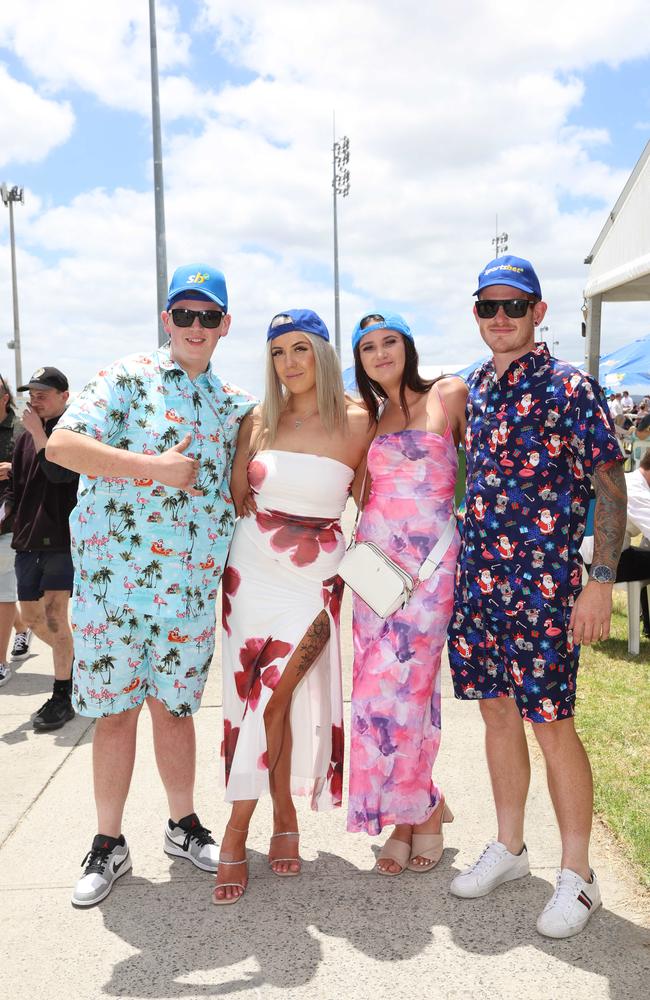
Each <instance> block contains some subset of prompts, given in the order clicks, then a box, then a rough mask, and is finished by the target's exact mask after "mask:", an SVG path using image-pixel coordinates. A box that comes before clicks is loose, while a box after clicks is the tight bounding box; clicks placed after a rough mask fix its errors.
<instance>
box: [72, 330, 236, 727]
mask: <svg viewBox="0 0 650 1000" xmlns="http://www.w3.org/2000/svg"><path fill="white" fill-rule="evenodd" d="M254 404H255V400H254V398H253V397H252V396H250V395H249V394H248V393H246V392H244V391H242V390H241V389H237V388H236V387H234V386H230V385H227V384H225V383H223V382H222V381H221V380H220V379H219V378H218V376H217V375H216V374H215V372H214V371H213V370H212V367H211V365H209V366H208V368H207V370H206V371H205V372H202V373H201V374H200V375H198V376H197V378H196V379H195V380H194V381H192V380H191V379H190V378H189V376H188V375H187V373H186V372H185V371H184V370H183V369H182V368H180V367H178V366H177V365H176V364H175V362H174V361H173V360H172V358H171V356H170V351H169V347H163V348H161V349H160V350H158V351H154V352H152V353H151V354H146V355H145V354H138V355H132V356H131V357H128V358H125V359H122V360H121V361H117V362H116V363H115V364H113V365H112V366H111V367H110V368H108V369H106V370H104V371H102V372H101V373H100V374H98V375H97V376H96V378H94V379H93V380H92V381H91V382H90V383H89V384H88V385H87V386H86V387H85V389H83V391H82V392H81V393H80V394H79V395H78V396H77V397H76V399H75V400H74V401H73V402H72V403H71V404H70V406H69V407H68V409H67V410H66V412H65V414H64V415H63V417H62V418H61V420H60V421H59V425H58V426H59V427H62V428H64V429H67V430H72V431H74V432H76V433H78V434H84V435H87V436H88V437H91V438H93V439H95V440H97V441H101V442H103V443H105V444H109V445H111V446H113V447H115V448H124V449H128V450H129V451H131V452H135V453H139V454H146V455H155V454H162V453H163V452H165V451H167V450H168V449H169V448H170V447H172V446H173V445H175V444H178V443H179V442H180V441H181V440H182V439H183V438H184V437H185V435H186V434H190V435H191V442H190V444H189V446H188V448H187V449H186V450H185V454H186V455H188V456H190V457H192V458H195V459H197V460H198V462H199V472H198V475H197V479H196V487H197V489H199V490H201V491H202V494H201V496H196V497H194V496H190V495H189V494H188V493H187V492H185V491H183V490H175V489H173V488H171V487H166V486H163V485H162V484H161V483H158V482H156V481H154V480H153V479H151V478H139V479H126V478H124V477H116V478H109V477H103V476H100V477H91V476H82V477H81V479H80V483H79V493H78V500H77V506H76V508H75V510H74V511H73V513H72V516H71V518H70V529H71V542H72V557H73V561H74V564H75V589H74V593H73V605H72V623H73V630H74V635H75V643H76V646H78V648H75V671H76V672H75V690H76V692H77V706H76V707H77V709H78V710H79V711H80V712H81V713H82V714H86V715H102V714H110V713H113V712H119V711H124V710H125V709H126V708H129V707H132V706H133V704H136V703H137V704H139V703H140V702H141V701H142V699H143V698H144V697H146V695H147V693H152V692H159V694H160V698H161V700H163V701H164V703H165V704H166V705H167V706H168V708H169V710H170V711H174V712H177V711H178V710H179V705H180V704H181V702H180V701H179V693H182V694H184V695H185V696H186V699H185V702H183V704H186V705H189V706H190V708H189V709H188V711H194V710H195V709H196V708H197V707H198V705H199V703H200V697H201V692H202V690H203V684H204V682H205V677H204V666H205V664H206V662H208V663H209V656H210V655H211V653H212V644H213V642H214V602H215V596H216V592H217V588H218V586H219V581H220V579H221V573H222V570H223V566H224V564H225V561H226V556H227V552H228V547H229V544H230V539H231V536H232V532H233V530H234V524H235V511H234V504H233V501H232V498H231V496H230V491H229V479H230V470H231V466H232V458H233V455H234V449H235V445H236V440H237V434H238V430H239V425H240V423H241V421H242V419H243V417H244V416H245V415H246V413H247V412H248V410H249V409H250V408H251V407H252V406H254ZM217 432H218V433H217ZM210 435H212V436H210ZM102 621H103V622H104V623H106V632H105V634H104V633H101V634H100V633H96V632H94V631H92V630H93V629H96V628H97V626H96V625H95V624H93V623H97V622H102ZM180 621H182V623H183V628H182V636H183V638H182V640H178V641H177V642H172V640H171V639H168V637H169V636H173V635H175V634H176V633H175V629H177V628H178V624H179V622H180ZM139 629H141V630H142V632H140V631H139ZM109 643H110V645H109ZM89 644H90V646H91V648H92V649H93V650H94V651H99V650H100V649H101V650H102V654H101V656H100V657H95V656H94V657H93V658H92V659H89V654H88V648H87V646H88V645H89ZM170 645H171V649H170V648H169V647H170ZM172 650H173V651H174V655H173V656H172V655H171V654H172ZM102 657H103V659H102ZM188 658H189V659H188ZM99 659H102V666H101V667H98V666H97V663H98V660H99ZM131 660H142V663H141V664H140V665H139V666H138V668H137V676H138V678H139V684H138V685H137V686H135V687H131V688H129V691H128V692H127V691H125V690H124V688H125V687H127V686H128V685H129V684H130V683H131V682H132V680H133V676H132V675H133V668H132V665H131ZM161 663H163V664H164V666H163V668H162V670H161V667H160V664H161ZM189 669H193V670H194V671H195V674H194V680H193V682H192V684H189V683H188V684H187V690H186V689H184V688H179V687H175V686H174V683H173V682H174V680H175V679H176V678H177V676H178V677H180V679H181V680H182V681H183V683H184V684H185V680H184V674H178V673H177V672H178V671H179V670H183V671H186V670H189ZM206 669H207V668H206ZM98 675H102V678H103V683H102V684H101V685H100V686H98V685H97V684H96V683H94V684H93V683H92V682H93V680H95V681H96V678H97V676H98ZM169 676H171V681H169V682H167V680H166V678H168V677H169ZM91 688H92V690H91ZM93 692H94V693H93ZM98 696H101V697H98ZM155 696H156V697H158V694H156V695H155ZM181 714H185V709H183V712H181Z"/></svg>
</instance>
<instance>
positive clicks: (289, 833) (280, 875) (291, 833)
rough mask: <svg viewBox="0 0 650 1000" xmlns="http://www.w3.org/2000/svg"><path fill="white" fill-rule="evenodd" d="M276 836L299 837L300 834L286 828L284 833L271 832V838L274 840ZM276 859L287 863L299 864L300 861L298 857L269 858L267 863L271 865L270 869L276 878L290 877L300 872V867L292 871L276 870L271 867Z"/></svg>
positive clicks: (276, 861) (275, 862)
mask: <svg viewBox="0 0 650 1000" xmlns="http://www.w3.org/2000/svg"><path fill="white" fill-rule="evenodd" d="M276 837H300V834H299V833H298V831H297V830H288V831H286V832H285V833H272V834H271V840H274V839H275V838H276ZM278 861H286V862H288V863H289V864H297V865H301V864H302V863H301V861H300V858H269V865H270V867H271V871H272V872H273V874H274V875H277V876H278V878H292V877H294V876H296V875H300V872H301V868H300V867H299V868H298V871H297V872H292V871H287V872H276V870H275V868H274V867H273V865H275V864H277V863H278Z"/></svg>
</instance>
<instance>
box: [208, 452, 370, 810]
mask: <svg viewBox="0 0 650 1000" xmlns="http://www.w3.org/2000/svg"><path fill="white" fill-rule="evenodd" d="M353 474H354V473H353V470H352V469H351V468H349V466H347V465H344V464H343V463H341V462H338V461H336V460H335V459H330V458H324V457H320V456H317V455H305V454H299V453H296V452H287V451H277V450H265V451H260V452H258V453H257V454H256V455H255V457H254V459H253V460H252V461H251V462H250V463H249V467H248V478H249V483H250V486H251V489H252V490H253V492H254V493H255V498H256V503H257V508H258V509H257V514H254V515H250V516H248V517H243V518H240V519H239V520H238V522H237V526H236V528H235V534H234V536H233V541H232V545H231V547H230V555H229V559H228V566H227V567H226V570H225V572H224V575H223V581H222V591H223V656H222V660H223V691H224V694H223V712H224V734H223V742H222V745H221V756H222V760H223V772H224V778H225V784H226V801H228V802H234V801H238V800H241V799H257V798H259V797H260V795H262V794H263V793H265V792H268V791H269V770H268V752H267V737H266V729H265V724H264V710H265V708H266V706H267V705H268V703H269V700H270V699H271V697H272V696H273V690H274V688H275V687H276V686H277V684H278V682H279V680H280V678H281V677H282V674H283V671H284V669H285V667H286V665H287V663H288V662H289V660H290V659H291V656H292V653H293V652H294V650H295V649H296V648H297V646H299V644H300V641H301V639H302V638H303V637H304V635H305V633H306V632H307V630H308V628H309V626H310V625H311V624H312V622H314V621H315V619H317V618H318V616H319V615H321V614H322V612H323V611H325V613H326V614H327V616H328V619H329V626H330V630H329V640H328V642H327V644H326V646H325V648H324V649H323V651H322V653H320V655H319V656H318V657H317V658H316V660H315V661H314V663H313V664H312V666H311V667H310V668H309V670H308V672H307V673H305V675H304V676H303V677H302V678H301V680H300V681H299V683H298V685H297V687H296V689H295V691H294V693H293V698H292V704H291V709H290V722H291V736H292V753H291V783H290V788H291V793H292V794H293V795H306V796H309V798H310V801H311V807H312V809H316V810H325V809H330V808H332V807H333V806H340V804H341V794H342V777H343V698H342V692H341V654H340V642H339V612H340V604H341V594H342V590H343V584H342V581H341V579H340V577H339V576H337V572H336V571H337V568H338V564H339V562H340V561H341V558H342V556H343V553H344V550H345V543H344V539H343V534H342V531H341V524H340V517H341V513H342V511H343V508H344V507H345V503H346V501H347V498H348V495H349V489H350V483H351V481H352V478H353Z"/></svg>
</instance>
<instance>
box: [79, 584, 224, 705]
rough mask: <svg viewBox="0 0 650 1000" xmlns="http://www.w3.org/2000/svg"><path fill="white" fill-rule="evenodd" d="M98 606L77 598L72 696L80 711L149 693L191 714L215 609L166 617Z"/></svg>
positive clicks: (206, 665) (206, 663)
mask: <svg viewBox="0 0 650 1000" xmlns="http://www.w3.org/2000/svg"><path fill="white" fill-rule="evenodd" d="M98 610H99V609H98V607H97V605H96V604H94V602H93V606H88V607H87V606H86V605H85V604H84V603H83V602H82V601H79V600H78V599H76V600H74V603H73V608H72V631H73V635H74V650H75V661H74V668H73V678H72V679H73V685H72V701H73V704H74V707H75V709H76V710H77V712H79V713H80V714H81V715H88V716H91V717H93V718H99V717H101V716H104V715H117V714H118V713H119V712H125V711H126V710H127V709H129V708H136V707H137V706H138V705H141V704H142V702H143V701H144V699H145V698H146V697H152V698H156V699H157V700H158V701H160V702H162V704H163V705H164V706H165V708H166V709H167V710H168V711H169V712H171V714H172V715H192V714H193V713H194V712H196V711H197V709H198V708H199V705H200V704H201V697H202V695H203V688H204V687H205V682H206V679H207V676H208V670H209V669H210V663H211V661H212V654H213V653H214V635H215V613H214V605H213V604H212V602H210V610H209V612H206V614H204V615H199V616H198V617H196V618H191V619H186V620H184V619H179V618H164V617H163V616H161V615H159V614H142V613H141V611H139V610H136V611H132V610H131V609H125V608H117V609H111V608H110V607H107V610H108V614H107V615H106V616H104V617H103V618H100V619H99V620H98V614H97V612H98Z"/></svg>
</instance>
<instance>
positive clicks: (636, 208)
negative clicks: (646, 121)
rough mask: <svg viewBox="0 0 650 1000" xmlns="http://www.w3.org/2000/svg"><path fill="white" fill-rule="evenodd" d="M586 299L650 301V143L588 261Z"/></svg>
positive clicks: (586, 260) (586, 259) (586, 262)
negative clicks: (595, 297)
mask: <svg viewBox="0 0 650 1000" xmlns="http://www.w3.org/2000/svg"><path fill="white" fill-rule="evenodd" d="M585 264H590V265H591V267H590V270H589V278H588V280H587V284H586V285H585V291H584V294H585V298H591V297H592V296H594V295H602V297H603V301H605V302H632V301H639V300H650V142H648V143H647V144H646V147H645V149H644V150H643V152H642V154H641V156H640V157H639V160H638V162H637V164H636V166H635V168H634V170H633V171H632V173H631V174H630V176H629V178H628V181H627V184H626V185H625V187H624V188H623V190H622V192H621V194H620V196H619V198H618V200H617V202H616V204H615V205H614V208H613V209H612V211H611V212H610V213H609V216H608V218H607V221H606V223H605V225H604V226H603V228H602V229H601V231H600V234H599V236H598V239H597V240H596V242H595V243H594V245H593V247H592V250H591V253H590V254H589V256H588V257H586V258H585Z"/></svg>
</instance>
